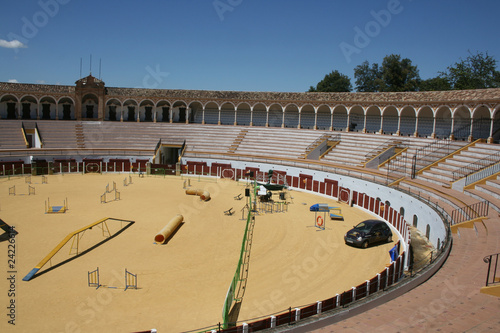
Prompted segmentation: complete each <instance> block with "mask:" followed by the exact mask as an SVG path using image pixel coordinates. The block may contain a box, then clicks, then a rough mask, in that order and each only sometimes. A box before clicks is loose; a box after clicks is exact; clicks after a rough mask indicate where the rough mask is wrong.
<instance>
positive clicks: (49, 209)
mask: <svg viewBox="0 0 500 333" xmlns="http://www.w3.org/2000/svg"><path fill="white" fill-rule="evenodd" d="M68 209H69V206H68V198H66V199H65V200H64V202H63V205H62V206H51V205H50V198H47V201H45V214H62V213H66V211H67V210H68Z"/></svg>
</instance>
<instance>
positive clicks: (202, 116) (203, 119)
mask: <svg viewBox="0 0 500 333" xmlns="http://www.w3.org/2000/svg"><path fill="white" fill-rule="evenodd" d="M201 124H202V125H205V106H204V105H203V107H202V109H201Z"/></svg>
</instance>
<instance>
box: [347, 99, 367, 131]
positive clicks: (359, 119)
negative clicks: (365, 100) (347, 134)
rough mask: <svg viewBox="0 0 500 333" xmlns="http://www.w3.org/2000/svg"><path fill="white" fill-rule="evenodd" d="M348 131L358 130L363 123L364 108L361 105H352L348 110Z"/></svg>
mask: <svg viewBox="0 0 500 333" xmlns="http://www.w3.org/2000/svg"><path fill="white" fill-rule="evenodd" d="M348 116H349V131H355V132H360V131H362V130H363V126H364V124H365V110H364V108H363V107H362V106H361V105H354V106H353V107H351V109H350V110H349V115H348Z"/></svg>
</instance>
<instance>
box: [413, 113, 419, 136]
mask: <svg viewBox="0 0 500 333" xmlns="http://www.w3.org/2000/svg"><path fill="white" fill-rule="evenodd" d="M413 136H414V137H418V112H415V132H413Z"/></svg>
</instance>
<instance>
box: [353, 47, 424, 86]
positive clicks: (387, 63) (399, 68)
mask: <svg viewBox="0 0 500 333" xmlns="http://www.w3.org/2000/svg"><path fill="white" fill-rule="evenodd" d="M354 77H355V78H356V89H357V90H358V91H369V92H370V91H371V92H376V91H416V90H418V85H419V82H420V75H419V73H418V68H417V66H413V65H412V62H411V60H410V59H408V58H404V59H401V56H400V55H399V54H391V55H388V56H385V57H384V60H383V61H382V65H381V66H379V65H378V64H377V63H374V64H372V65H371V66H370V64H369V63H368V61H365V62H363V63H362V64H361V65H359V66H357V67H356V68H355V69H354Z"/></svg>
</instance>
